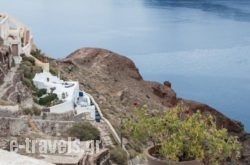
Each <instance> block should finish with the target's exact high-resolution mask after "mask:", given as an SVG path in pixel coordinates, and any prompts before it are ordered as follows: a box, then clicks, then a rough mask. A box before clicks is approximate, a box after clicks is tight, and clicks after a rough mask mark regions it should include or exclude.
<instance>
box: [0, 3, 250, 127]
mask: <svg viewBox="0 0 250 165" xmlns="http://www.w3.org/2000/svg"><path fill="white" fill-rule="evenodd" d="M0 10H1V11H6V12H9V13H11V14H12V15H14V16H16V17H17V18H18V19H20V20H21V21H22V22H24V23H25V24H27V25H28V26H29V27H30V28H31V29H32V32H33V35H34V38H35V42H36V43H37V45H38V46H39V47H40V48H41V49H42V50H43V51H44V52H46V53H47V54H49V55H51V56H52V57H55V58H63V57H65V56H66V55H68V54H69V53H71V52H72V51H74V50H76V49H78V48H80V47H89V46H90V47H102V48H106V49H110V50H113V51H115V52H118V53H120V54H123V55H126V56H128V57H130V58H131V59H133V60H134V61H135V63H136V64H137V66H138V67H139V69H140V72H141V73H142V75H143V76H144V78H145V79H148V80H156V81H161V82H162V81H164V80H169V81H171V82H172V84H173V88H174V89H175V90H176V92H177V93H178V96H180V97H185V98H188V99H194V100H199V101H202V102H205V103H207V104H209V105H211V106H213V107H215V108H217V109H218V110H220V111H221V112H223V113H224V114H226V115H227V116H229V117H232V118H234V119H237V120H240V121H242V122H243V123H244V124H245V127H246V129H247V130H248V131H250V105H249V102H250V75H249V72H250V1H249V0H199V1H197V0H178V1H176V0H126V1H124V0H72V1H68V0H60V1H59V0H53V1H49V0H35V1H34V0H8V1H4V0H0Z"/></svg>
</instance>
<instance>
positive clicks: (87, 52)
mask: <svg viewBox="0 0 250 165" xmlns="http://www.w3.org/2000/svg"><path fill="white" fill-rule="evenodd" d="M58 66H59V67H60V69H61V72H62V76H63V77H67V78H69V79H74V80H78V81H79V82H80V85H81V88H82V89H84V90H85V91H87V92H89V93H91V94H92V95H93V96H94V97H95V98H96V100H97V101H98V103H99V105H100V107H101V108H102V110H103V111H104V114H105V115H106V116H107V118H109V119H110V120H111V122H112V123H113V124H114V125H115V126H116V127H118V126H119V116H121V114H126V115H127V116H129V115H133V114H130V112H131V111H130V110H131V109H134V108H135V106H140V105H147V106H148V107H149V108H150V109H157V110H164V109H166V107H172V106H175V105H177V104H179V103H180V102H181V103H182V104H185V105H186V106H188V107H189V109H190V110H193V111H194V110H197V109H199V110H201V111H204V112H206V111H208V112H210V113H212V114H213V115H214V116H216V119H217V121H218V125H219V126H223V127H226V128H227V129H228V130H229V131H230V132H236V133H239V132H242V131H243V126H242V124H241V123H239V122H237V121H234V120H232V119H230V118H228V117H226V116H225V115H223V114H222V113H220V112H219V111H217V110H215V109H214V108H212V107H209V106H208V105H205V104H202V103H198V102H194V101H187V100H184V99H181V98H177V97H176V93H175V91H174V90H173V89H172V88H171V83H170V82H168V81H165V82H164V84H161V83H158V82H150V81H144V80H143V78H142V76H141V75H140V73H139V71H138V69H137V67H136V65H135V64H134V62H133V61H131V60H130V59H128V58H127V57H124V56H121V55H119V54H116V53H114V52H111V51H108V50H105V49H97V48H82V49H79V50H77V51H75V52H73V53H72V54H70V55H69V56H68V57H66V58H65V59H63V60H61V61H56V60H54V61H53V62H51V67H52V68H53V67H58Z"/></svg>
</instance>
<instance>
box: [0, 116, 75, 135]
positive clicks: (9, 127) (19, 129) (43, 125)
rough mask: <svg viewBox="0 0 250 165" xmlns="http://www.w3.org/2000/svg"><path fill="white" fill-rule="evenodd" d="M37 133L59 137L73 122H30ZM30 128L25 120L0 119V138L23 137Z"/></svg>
mask: <svg viewBox="0 0 250 165" xmlns="http://www.w3.org/2000/svg"><path fill="white" fill-rule="evenodd" d="M32 122H33V123H34V124H35V125H36V127H37V128H38V130H39V131H41V132H43V133H45V134H46V135H52V136H60V135H61V134H63V133H64V132H65V131H66V130H67V129H68V128H70V127H72V125H73V124H74V122H73V121H53V120H32ZM31 130H32V128H31V127H30V122H29V120H28V119H27V118H22V119H20V118H4V117H2V118H0V136H2V137H3V136H18V135H25V134H26V133H28V132H29V131H31Z"/></svg>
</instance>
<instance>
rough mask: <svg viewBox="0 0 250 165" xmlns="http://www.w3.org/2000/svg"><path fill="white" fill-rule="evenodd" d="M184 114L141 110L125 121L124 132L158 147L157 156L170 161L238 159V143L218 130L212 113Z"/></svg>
mask: <svg viewBox="0 0 250 165" xmlns="http://www.w3.org/2000/svg"><path fill="white" fill-rule="evenodd" d="M187 112H188V111H183V110H182V109H181V108H180V107H175V108H172V109H169V110H167V111H165V112H161V113H159V114H155V115H153V114H150V113H149V111H147V109H145V108H140V109H138V110H137V111H136V117H135V118H134V119H133V120H129V119H127V120H126V121H125V126H124V129H125V133H127V135H130V136H132V137H133V138H136V139H140V140H148V141H152V142H153V143H154V145H155V144H160V148H159V153H160V156H159V157H164V158H165V159H170V160H173V161H185V160H193V159H196V160H200V161H202V162H203V163H204V164H205V165H208V164H219V163H221V162H223V161H225V160H226V159H228V158H230V159H231V161H235V160H236V159H237V158H239V156H240V149H241V144H240V143H239V142H238V140H237V137H234V136H230V135H229V134H228V132H227V130H226V129H224V128H221V129H220V128H217V126H216V123H215V120H214V118H213V116H212V115H211V114H201V112H200V111H197V112H195V113H193V114H191V113H187Z"/></svg>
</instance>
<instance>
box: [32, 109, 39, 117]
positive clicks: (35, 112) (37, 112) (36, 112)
mask: <svg viewBox="0 0 250 165" xmlns="http://www.w3.org/2000/svg"><path fill="white" fill-rule="evenodd" d="M32 110H33V114H34V115H35V116H40V115H41V109H38V108H37V107H33V108H32Z"/></svg>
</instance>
